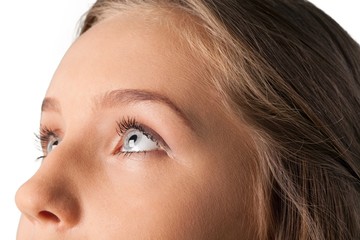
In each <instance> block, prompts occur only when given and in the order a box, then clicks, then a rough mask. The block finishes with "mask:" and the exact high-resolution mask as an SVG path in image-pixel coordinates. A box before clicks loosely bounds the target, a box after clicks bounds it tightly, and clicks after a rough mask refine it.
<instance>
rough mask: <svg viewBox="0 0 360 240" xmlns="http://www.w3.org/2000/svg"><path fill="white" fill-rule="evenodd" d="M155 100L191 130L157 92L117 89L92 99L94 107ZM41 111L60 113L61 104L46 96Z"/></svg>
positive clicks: (180, 111) (183, 118)
mask: <svg viewBox="0 0 360 240" xmlns="http://www.w3.org/2000/svg"><path fill="white" fill-rule="evenodd" d="M146 101H150V102H157V103H160V104H163V105H165V106H167V107H168V108H169V109H171V110H172V111H173V112H174V113H175V114H176V115H177V116H178V117H179V118H180V119H181V120H182V121H183V122H184V124H185V125H186V126H187V127H189V128H190V129H192V130H193V126H192V124H191V122H190V120H189V119H188V117H187V116H186V115H185V113H184V112H183V111H182V110H181V109H180V108H179V107H178V106H177V105H176V104H175V103H174V102H173V101H171V100H170V99H169V98H168V97H167V96H165V95H162V94H160V93H157V92H153V91H148V90H139V89H118V90H113V91H110V92H107V93H105V94H103V95H100V96H97V97H95V98H94V99H93V102H94V105H95V108H113V107H115V106H117V105H119V104H130V103H136V102H146ZM41 111H42V112H57V113H61V106H60V103H59V101H58V100H57V99H55V98H51V97H46V98H44V100H43V102H42V105H41Z"/></svg>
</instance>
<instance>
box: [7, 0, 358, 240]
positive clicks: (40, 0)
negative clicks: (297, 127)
mask: <svg viewBox="0 0 360 240" xmlns="http://www.w3.org/2000/svg"><path fill="white" fill-rule="evenodd" d="M93 2H94V0H75V1H74V0H56V1H55V0H31V1H29V0H17V1H11V0H10V1H9V0H0V3H1V4H0V150H1V153H2V155H1V156H2V157H1V159H0V162H1V164H0V239H4V240H7V239H15V234H16V228H17V222H18V219H19V216H20V213H19V211H18V210H17V208H16V206H15V203H14V196H15V192H16V190H17V188H18V187H19V186H20V185H21V184H22V183H23V182H25V181H26V180H27V179H28V178H29V177H30V176H31V175H32V174H33V173H34V172H35V171H36V169H37V168H38V167H39V162H36V161H35V159H36V157H38V156H39V155H40V152H39V151H38V150H37V148H36V144H35V136H34V132H37V130H38V124H39V117H40V105H41V101H42V98H43V96H44V94H45V91H46V88H47V85H48V83H49V81H50V79H51V77H52V74H53V72H54V71H55V69H56V67H57V64H58V63H59V61H60V59H61V58H62V56H63V54H64V53H65V51H66V49H67V48H68V47H69V45H70V44H71V42H72V41H73V40H74V37H75V29H76V24H77V22H78V20H79V18H80V16H81V15H82V14H83V13H84V12H85V11H86V10H87V9H88V8H89V7H90V6H91V4H92V3H93ZM311 2H313V3H315V5H317V6H318V7H319V8H321V9H322V10H324V11H325V12H326V13H328V14H329V15H330V16H332V17H333V18H334V19H335V20H336V21H337V22H338V23H340V25H342V26H343V28H345V29H346V30H347V31H348V32H349V33H350V35H351V36H352V37H353V38H354V39H355V40H357V41H358V42H360V26H359V24H358V23H359V22H360V16H359V15H360V14H359V10H360V8H359V7H358V6H357V2H358V1H353V0H312V1H311Z"/></svg>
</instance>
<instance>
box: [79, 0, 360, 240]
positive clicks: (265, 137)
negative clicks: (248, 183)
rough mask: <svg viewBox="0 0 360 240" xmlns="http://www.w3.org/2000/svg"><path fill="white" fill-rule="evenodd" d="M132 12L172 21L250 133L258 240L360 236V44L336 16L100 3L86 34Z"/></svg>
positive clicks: (271, 6)
mask: <svg viewBox="0 0 360 240" xmlns="http://www.w3.org/2000/svg"><path fill="white" fill-rule="evenodd" d="M129 9H136V10H137V11H141V10H143V11H148V12H151V13H149V15H152V16H154V17H156V15H158V16H157V18H158V21H159V22H162V23H164V22H167V24H168V25H169V29H170V30H171V31H173V32H175V33H177V34H178V35H179V37H180V38H182V39H183V40H184V42H186V43H187V46H188V47H190V48H192V49H193V50H194V52H195V54H198V56H200V57H201V58H202V59H203V60H204V61H205V62H207V63H208V66H209V73H211V74H209V76H211V78H210V81H209V82H210V84H212V85H213V87H215V88H216V89H217V91H218V93H219V94H221V96H222V99H223V104H224V107H225V109H227V110H228V113H229V115H231V116H235V117H236V118H237V119H238V121H242V122H246V123H247V124H248V125H249V126H251V128H252V129H253V135H254V141H255V142H256V145H257V149H258V163H257V164H258V173H259V176H258V177H257V179H258V182H256V183H254V187H256V188H257V192H258V194H257V196H256V197H255V198H254V201H256V205H258V206H259V209H256V210H257V211H258V219H256V220H254V221H256V222H257V225H258V228H259V231H258V237H259V239H324V240H325V239H326V240H331V239H334V240H335V239H336V240H342V239H344V240H345V239H360V120H359V119H360V48H359V45H358V44H357V43H356V42H355V41H354V40H352V39H351V37H350V36H349V35H348V34H347V33H346V32H345V31H344V30H343V29H342V28H341V27H340V26H339V25H338V24H337V23H336V22H335V21H334V20H332V19H331V18H330V17H329V16H327V15H326V14H325V13H323V12H322V11H321V10H319V9H318V8H316V7H315V6H314V5H312V4H311V3H309V2H307V1H303V0H237V1H236V0H225V1H224V0H218V1H217V0H167V1H166V0H143V1H140V0H98V1H97V2H96V3H95V4H94V5H93V7H92V8H91V9H90V10H89V12H88V13H87V14H86V15H85V17H84V21H83V23H82V26H81V29H80V35H81V34H83V33H85V32H86V31H87V30H88V29H90V28H91V27H92V26H93V25H95V24H96V23H98V22H100V21H102V20H103V19H105V18H107V17H109V16H112V15H114V14H117V13H119V12H121V11H126V10H129ZM174 13H177V18H176V19H177V20H176V21H174V18H171V17H170V16H171V15H174ZM178 13H181V14H178ZM170 19H172V20H170ZM171 21H173V22H171ZM254 211H255V210H254Z"/></svg>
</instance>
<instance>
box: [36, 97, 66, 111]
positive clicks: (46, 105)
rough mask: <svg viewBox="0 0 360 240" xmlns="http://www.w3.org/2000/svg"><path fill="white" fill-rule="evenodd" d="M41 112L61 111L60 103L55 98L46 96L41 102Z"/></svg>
mask: <svg viewBox="0 0 360 240" xmlns="http://www.w3.org/2000/svg"><path fill="white" fill-rule="evenodd" d="M41 112H58V113H60V112H61V108H60V103H59V102H58V100H56V99H55V98H51V97H46V98H44V100H43V102H42V104H41Z"/></svg>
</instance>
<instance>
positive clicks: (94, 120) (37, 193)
mask: <svg viewBox="0 0 360 240" xmlns="http://www.w3.org/2000/svg"><path fill="white" fill-rule="evenodd" d="M359 119H360V48H359V45H358V44H357V43H356V42H354V41H353V40H352V39H351V38H350V37H349V36H348V35H347V34H346V32H345V31H344V30H343V29H341V27H339V25H338V24H337V23H336V22H334V21H333V20H332V19H331V18H330V17H328V16H327V15H325V14H324V13H323V12H322V11H320V10H319V9H317V8H316V7H314V6H313V5H312V4H311V3H309V2H306V1H302V0H242V1H240V0H238V1H235V0H234V1H230V0H229V1H220V0H218V1H216V0H168V1H165V0H143V1H140V0H127V1H125V0H123V1H121V0H98V1H97V2H96V3H95V4H94V6H93V7H92V8H91V9H90V10H89V12H88V13H87V15H86V16H85V18H84V21H83V25H82V27H81V29H80V36H79V38H78V39H77V40H76V41H75V43H74V44H73V45H72V46H71V47H70V49H69V51H68V52H67V53H66V55H65V57H64V59H63V60H62V62H61V63H60V66H59V68H58V69H57V71H56V73H55V75H54V78H53V80H52V82H51V84H50V87H49V89H48V91H47V93H46V97H45V99H44V102H43V104H42V117H41V124H40V126H41V130H40V136H39V137H40V140H41V143H42V147H43V151H44V156H43V162H42V165H41V167H40V169H39V170H38V172H37V173H36V174H35V175H34V176H33V177H32V178H31V179H30V180H29V181H28V182H26V183H25V184H24V185H23V186H22V187H21V188H20V189H19V191H18V193H17V196H16V202H17V205H18V207H19V209H20V210H21V211H22V213H23V217H22V219H21V221H20V226H19V231H18V239H37V240H38V239H77V240H78V239H207V240H208V239H326V240H331V239H334V240H335V239H336V240H341V239H360V124H359Z"/></svg>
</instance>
